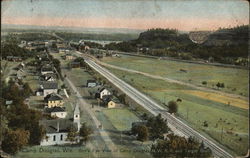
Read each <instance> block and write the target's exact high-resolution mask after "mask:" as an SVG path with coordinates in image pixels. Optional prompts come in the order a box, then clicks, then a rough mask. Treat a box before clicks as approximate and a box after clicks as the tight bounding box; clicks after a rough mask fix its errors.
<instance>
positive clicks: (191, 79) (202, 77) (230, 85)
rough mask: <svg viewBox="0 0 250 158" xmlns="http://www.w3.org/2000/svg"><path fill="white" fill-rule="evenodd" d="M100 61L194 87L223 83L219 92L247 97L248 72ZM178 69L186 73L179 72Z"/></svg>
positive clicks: (136, 59)
mask: <svg viewBox="0 0 250 158" xmlns="http://www.w3.org/2000/svg"><path fill="white" fill-rule="evenodd" d="M102 61H103V62H106V63H109V64H112V65H116V66H120V67H124V68H129V69H133V70H137V71H142V72H146V73H150V74H153V75H159V76H162V77H168V78H171V79H175V80H180V81H184V82H188V83H192V84H195V85H202V81H207V85H206V86H207V87H210V88H216V84H217V83H218V82H221V83H222V82H223V83H224V84H225V88H223V89H221V91H225V92H230V93H234V94H240V95H243V96H248V86H246V85H248V70H243V69H234V68H225V67H218V66H212V65H201V64H193V63H185V62H177V61H170V60H158V59H152V58H143V57H135V56H126V55H122V57H121V58H112V57H106V58H103V59H102ZM180 69H183V70H186V71H187V72H183V71H180ZM239 79H240V82H239Z"/></svg>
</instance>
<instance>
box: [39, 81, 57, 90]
mask: <svg viewBox="0 0 250 158" xmlns="http://www.w3.org/2000/svg"><path fill="white" fill-rule="evenodd" d="M42 86H43V89H58V84H57V82H43V83H42Z"/></svg>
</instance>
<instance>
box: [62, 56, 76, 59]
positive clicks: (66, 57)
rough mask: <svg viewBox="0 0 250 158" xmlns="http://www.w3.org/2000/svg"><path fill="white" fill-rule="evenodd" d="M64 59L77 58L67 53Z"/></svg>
mask: <svg viewBox="0 0 250 158" xmlns="http://www.w3.org/2000/svg"><path fill="white" fill-rule="evenodd" d="M64 59H65V60H73V59H75V57H74V56H73V55H65V56H64Z"/></svg>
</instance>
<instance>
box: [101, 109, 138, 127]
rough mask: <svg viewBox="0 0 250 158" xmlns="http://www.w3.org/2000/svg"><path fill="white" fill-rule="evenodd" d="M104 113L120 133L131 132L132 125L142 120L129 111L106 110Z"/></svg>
mask: <svg viewBox="0 0 250 158" xmlns="http://www.w3.org/2000/svg"><path fill="white" fill-rule="evenodd" d="M103 113H104V114H105V116H106V117H107V118H108V120H109V121H110V122H111V123H112V124H113V125H114V127H115V128H116V129H117V130H118V131H126V130H130V129H131V127H132V123H133V122H136V121H139V120H140V119H139V118H138V117H137V116H135V114H133V113H132V112H130V111H129V110H128V109H126V108H123V109H120V108H119V109H118V108H117V109H106V110H103Z"/></svg>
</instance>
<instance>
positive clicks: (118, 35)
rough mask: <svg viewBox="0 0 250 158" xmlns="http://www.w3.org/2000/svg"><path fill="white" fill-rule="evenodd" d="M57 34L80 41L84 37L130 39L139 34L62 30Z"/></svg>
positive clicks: (108, 39) (88, 38) (68, 39)
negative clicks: (69, 31)
mask: <svg viewBox="0 0 250 158" xmlns="http://www.w3.org/2000/svg"><path fill="white" fill-rule="evenodd" d="M56 34H57V35H58V36H60V37H61V38H63V39H64V40H67V41H79V40H82V39H85V40H102V41H128V40H132V39H136V38H138V34H125V33H113V34H91V33H68V32H60V33H56Z"/></svg>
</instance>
